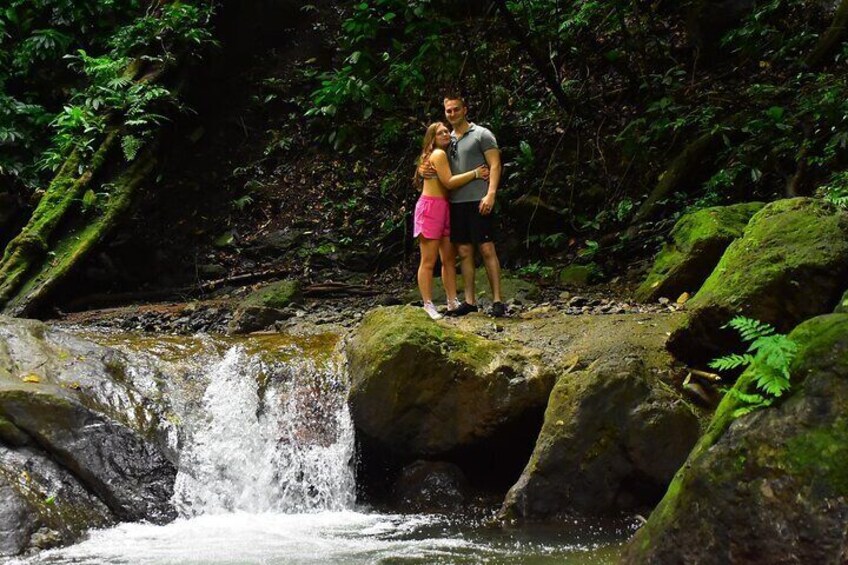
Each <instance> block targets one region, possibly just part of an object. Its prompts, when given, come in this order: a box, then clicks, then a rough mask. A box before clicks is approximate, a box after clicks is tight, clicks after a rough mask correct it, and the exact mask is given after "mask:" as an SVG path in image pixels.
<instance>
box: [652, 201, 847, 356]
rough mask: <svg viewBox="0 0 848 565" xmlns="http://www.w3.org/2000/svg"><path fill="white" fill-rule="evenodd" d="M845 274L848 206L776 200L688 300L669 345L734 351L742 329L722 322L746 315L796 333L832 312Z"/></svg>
mask: <svg viewBox="0 0 848 565" xmlns="http://www.w3.org/2000/svg"><path fill="white" fill-rule="evenodd" d="M846 278H848V212H845V211H843V210H840V209H839V208H837V207H835V206H833V205H832V204H830V203H828V202H825V201H822V200H817V199H812V198H792V199H785V200H778V201H776V202H773V203H771V204H769V205H767V206H766V207H765V208H763V209H762V210H760V211H759V212H757V213H756V214H755V215H754V217H753V218H751V221H750V223H749V224H748V226H747V227H746V228H745V233H744V235H743V236H742V237H741V238H740V239H737V240H736V241H734V242H733V243H731V244H730V246H729V247H728V248H727V251H726V252H725V253H724V255H723V256H722V258H721V261H720V262H719V264H718V266H716V268H715V269H714V270H713V272H712V274H711V275H710V276H709V278H708V279H707V280H706V282H704V285H703V286H702V287H701V289H700V290H699V291H698V293H697V294H696V295H695V296H694V297H693V298H692V299H691V300H690V301H689V302H688V304H687V308H688V309H689V311H690V316H689V318H688V321H687V323H686V324H684V325H682V326H681V327H680V328H679V329H677V330H676V331H675V332H674V333H673V334H672V335H671V337H670V338H669V342H668V347H669V350H670V351H672V353H674V354H675V355H677V356H678V357H679V358H682V359H685V360H688V361H690V362H703V361H706V360H708V359H711V358H713V357H715V356H716V355H718V354H721V353H724V352H726V351H728V350H729V349H732V348H733V347H735V346H736V345H737V339H738V338H737V336H736V334H735V333H733V332H732V331H730V330H724V331H722V330H721V329H720V328H721V326H723V325H724V324H726V323H727V322H728V321H729V320H730V319H731V318H732V317H733V316H735V315H739V314H742V315H745V316H748V317H750V318H754V319H757V320H760V321H763V322H766V323H769V324H771V325H773V326H775V327H776V328H777V329H778V331H782V332H786V331H789V330H790V329H792V328H793V327H794V326H796V325H797V324H798V323H800V322H802V321H803V320H806V319H808V318H811V317H813V316H816V315H819V314H824V313H827V312H832V311H833V309H834V307H835V306H836V303H837V301H838V300H839V297H840V296H841V295H842V292H843V291H844V290H845V288H844V285H845V280H846Z"/></svg>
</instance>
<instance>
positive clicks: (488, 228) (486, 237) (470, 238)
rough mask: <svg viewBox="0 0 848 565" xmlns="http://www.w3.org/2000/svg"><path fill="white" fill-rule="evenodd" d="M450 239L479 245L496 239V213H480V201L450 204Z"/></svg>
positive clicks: (455, 241)
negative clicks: (486, 214)
mask: <svg viewBox="0 0 848 565" xmlns="http://www.w3.org/2000/svg"><path fill="white" fill-rule="evenodd" d="M450 230H451V231H450V239H451V242H453V243H473V244H475V245H479V244H481V243H486V242H488V241H494V240H495V213H494V212H492V213H490V214H489V215H488V216H484V215H482V214H481V213H480V202H457V203H455V204H454V203H451V205H450Z"/></svg>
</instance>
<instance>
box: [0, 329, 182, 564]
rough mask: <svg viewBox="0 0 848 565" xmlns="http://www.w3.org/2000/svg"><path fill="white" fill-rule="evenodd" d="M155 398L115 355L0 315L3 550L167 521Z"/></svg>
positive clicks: (168, 487)
mask: <svg viewBox="0 0 848 565" xmlns="http://www.w3.org/2000/svg"><path fill="white" fill-rule="evenodd" d="M161 395H162V391H161V390H159V388H158V384H157V380H156V379H155V378H154V377H153V375H146V376H143V375H137V374H135V373H133V371H131V370H130V368H129V367H128V364H127V361H126V359H125V358H124V356H123V355H122V354H121V353H120V352H118V351H117V350H114V349H110V348H108V347H104V346H101V345H97V344H95V343H92V342H90V341H87V340H84V339H81V338H78V337H75V336H73V335H70V334H68V333H66V332H62V331H58V330H55V329H52V328H50V327H49V326H46V325H45V324H42V323H40V322H36V321H32V320H16V319H10V318H2V317H0V441H2V446H3V447H2V452H0V498H2V499H3V500H4V501H5V504H4V507H5V508H6V509H7V511H4V512H0V531H3V532H5V534H6V535H7V539H8V540H9V541H8V543H7V544H5V545H3V546H2V551H3V552H6V554H7V555H12V554H15V553H19V552H21V551H24V550H27V549H30V548H41V547H47V546H51V545H55V544H63V543H70V542H72V541H75V540H76V539H77V538H78V537H79V536H80V535H81V534H82V533H83V532H84V531H85V530H86V529H87V528H90V527H101V526H104V525H107V524H109V523H112V522H114V521H115V520H117V519H120V520H150V521H155V522H164V521H167V520H170V519H173V518H174V517H175V511H174V508H173V505H172V503H171V500H170V499H171V496H172V494H173V483H174V480H175V477H176V468H175V466H174V463H173V458H174V453H173V452H172V450H171V449H169V448H167V447H166V441H167V440H166V436H167V434H168V433H169V432H168V431H167V428H168V427H169V425H168V424H166V423H165V420H166V419H167V415H166V414H164V413H163V412H162V411H160V410H159V408H157V406H158V405H159V402H158V400H159V399H160V398H159V397H160V396H161ZM22 478H23V479H25V480H23V481H22Z"/></svg>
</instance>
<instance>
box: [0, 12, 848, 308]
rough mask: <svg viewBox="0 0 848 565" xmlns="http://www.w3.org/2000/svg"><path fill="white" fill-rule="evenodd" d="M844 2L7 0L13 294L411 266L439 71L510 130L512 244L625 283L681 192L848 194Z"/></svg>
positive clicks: (1, 282)
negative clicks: (414, 214) (421, 165)
mask: <svg viewBox="0 0 848 565" xmlns="http://www.w3.org/2000/svg"><path fill="white" fill-rule="evenodd" d="M846 20H848V2H845V1H842V2H833V1H829V2H824V1H790V0H770V1H765V2H763V1H754V0H725V1H722V2H712V1H707V0H693V1H690V2H665V1H662V0H658V1H653V2H642V1H636V2H634V1H623V0H615V1H608V2H596V1H591V0H586V1H580V2H557V1H519V2H507V1H498V2H482V1H481V2H473V1H469V2H440V1H413V2H400V1H396V0H375V1H371V2H342V3H332V2H315V3H312V4H305V3H300V2H287V1H269V0H265V1H262V0H256V1H252V2H226V1H222V2H141V1H137V0H112V1H104V2H97V3H85V4H80V3H78V2H72V1H70V0H64V1H63V0H35V1H24V0H11V1H10V2H8V3H7V4H6V7H5V8H3V9H2V10H0V247H2V248H4V249H5V251H4V253H3V257H2V260H0V305H2V308H3V310H4V311H5V312H6V313H12V314H25V315H42V316H44V315H50V313H51V312H53V311H54V310H53V308H59V309H61V310H68V309H79V308H84V307H90V306H96V305H104V304H118V303H121V302H122V301H130V300H137V299H155V298H171V297H187V296H188V297H191V296H200V295H203V294H204V293H208V292H212V291H214V290H216V289H219V288H221V287H224V286H228V285H229V286H238V285H239V284H246V283H252V282H257V281H259V280H263V279H270V278H279V277H282V276H295V277H299V278H302V279H304V280H308V281H325V280H336V281H347V282H350V283H351V284H375V285H385V286H391V285H397V284H405V285H408V284H409V283H411V281H412V274H413V265H414V263H415V262H416V256H415V253H414V243H413V241H412V240H411V234H410V231H411V230H410V225H409V218H410V216H411V211H412V207H413V204H414V201H415V199H416V198H417V193H416V191H415V189H414V187H413V186H412V183H411V176H412V171H413V166H414V162H415V159H416V156H417V154H418V151H419V148H418V144H419V142H420V138H421V135H422V134H423V131H424V126H425V125H426V124H427V123H429V122H431V121H433V120H437V119H442V118H443V116H442V106H441V100H442V96H443V94H444V93H445V92H446V91H448V90H451V91H455V90H459V91H461V92H463V93H464V94H465V95H466V97H467V100H468V104H469V107H470V111H469V117H470V119H471V120H472V121H476V122H479V123H481V124H484V125H486V126H487V127H489V128H491V129H492V130H493V131H494V132H495V133H496V135H497V136H498V140H499V143H500V145H501V148H502V152H503V157H504V162H505V163H506V169H505V174H504V180H503V182H502V186H501V189H500V191H499V193H498V203H499V216H500V218H501V223H502V229H501V232H500V238H499V240H498V248H499V252H500V255H501V259H502V261H503V263H504V265H505V266H506V267H507V268H509V269H511V270H513V271H517V272H518V273H519V274H522V275H524V276H529V277H533V278H535V279H538V280H540V281H541V282H555V279H556V276H557V273H558V272H559V270H560V269H561V268H562V267H564V266H567V265H570V264H575V263H577V264H586V265H593V267H592V268H593V269H596V270H595V271H594V272H595V273H596V275H595V276H596V277H598V279H599V280H606V281H617V282H622V283H624V284H626V283H627V282H629V281H631V280H633V279H634V277H630V276H627V275H628V273H629V272H630V271H636V272H637V273H638V274H641V271H644V269H645V268H646V267H647V261H648V260H650V259H651V258H652V257H653V255H654V253H655V252H656V251H657V250H658V249H659V246H660V244H661V243H662V240H663V237H665V236H666V235H667V234H668V232H669V230H670V229H671V227H672V226H673V225H674V222H675V221H676V220H677V219H678V218H679V217H680V216H681V215H682V214H683V213H686V212H689V211H693V210H696V209H699V208H703V207H707V206H713V205H718V204H729V203H736V202H748V201H754V200H760V201H770V200H775V199H778V198H783V197H786V196H796V195H812V196H818V197H821V198H826V199H829V200H831V201H833V202H835V203H837V204H839V205H842V206H845V205H846V204H847V203H848V173H846V171H845V167H846V164H847V163H846V161H848V160H846V154H845V145H846V143H848V84H847V83H846V81H847V80H848V79H846V76H848V75H846V72H845V70H846V69H845V58H846V56H848V49H846V47H845V44H844V43H843V39H844V37H843V35H844V29H845V23H846ZM622 275H623V276H622Z"/></svg>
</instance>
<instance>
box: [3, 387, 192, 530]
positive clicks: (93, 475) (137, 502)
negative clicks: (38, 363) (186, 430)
mask: <svg viewBox="0 0 848 565" xmlns="http://www.w3.org/2000/svg"><path fill="white" fill-rule="evenodd" d="M0 415H2V416H3V417H4V418H6V419H8V420H10V421H12V422H14V424H15V426H17V427H18V428H19V429H21V430H23V431H24V432H26V433H27V434H28V435H29V436H31V437H32V438H33V439H34V440H35V441H36V442H37V443H38V444H39V446H41V447H42V448H43V449H45V450H47V452H48V453H50V455H51V456H52V457H53V458H55V459H56V461H58V462H59V463H60V464H62V465H63V466H64V467H66V468H67V469H69V470H70V471H71V472H73V473H74V475H75V476H77V477H79V478H80V480H81V481H83V482H84V484H85V486H86V487H87V488H89V489H91V490H92V491H93V492H94V493H96V494H97V495H98V496H99V497H100V498H101V499H102V500H103V501H104V502H105V503H106V504H107V505H108V506H109V508H110V509H112V510H113V511H114V512H115V514H116V515H117V516H118V517H120V518H121V519H124V520H142V519H149V520H153V521H157V522H162V521H167V520H170V519H173V518H174V517H175V516H176V515H175V513H174V510H173V507H172V506H171V503H170V498H171V495H172V494H173V482H174V479H175V478H176V469H175V467H174V466H173V464H171V462H170V461H168V460H167V459H166V458H165V457H164V455H163V454H162V453H161V452H160V451H159V450H158V449H157V448H156V447H155V446H153V445H151V444H150V443H148V442H147V441H145V440H144V439H143V438H141V437H140V436H138V435H137V434H136V433H135V432H133V431H132V430H130V429H129V428H127V427H126V426H124V425H122V424H120V423H118V422H115V421H113V420H110V419H108V418H106V417H104V416H102V415H100V414H97V413H95V412H93V411H91V410H89V409H87V408H85V407H84V406H82V405H81V404H79V403H77V402H76V401H75V400H74V399H73V398H72V397H70V396H69V395H66V394H64V393H63V392H62V391H61V389H56V388H55V387H49V386H41V385H35V384H26V385H20V386H18V385H14V384H13V383H11V382H9V381H4V382H0Z"/></svg>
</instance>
